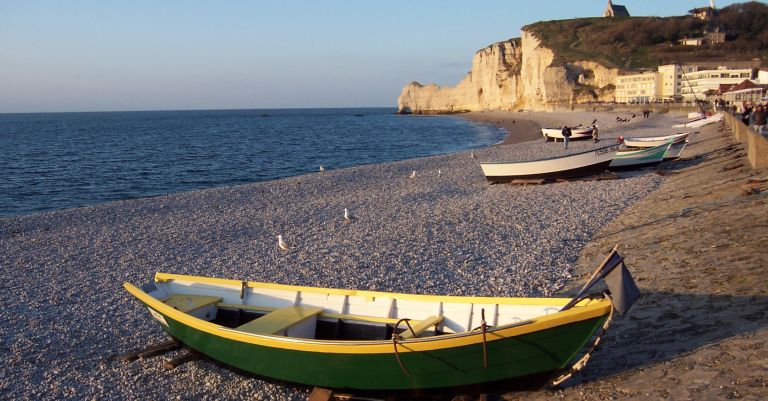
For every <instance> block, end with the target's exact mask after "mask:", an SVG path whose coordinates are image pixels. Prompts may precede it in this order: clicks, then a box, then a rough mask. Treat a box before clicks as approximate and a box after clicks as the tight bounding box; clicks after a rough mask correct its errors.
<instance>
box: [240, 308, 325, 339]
mask: <svg viewBox="0 0 768 401" xmlns="http://www.w3.org/2000/svg"><path fill="white" fill-rule="evenodd" d="M322 311H323V308H320V307H317V306H288V307H285V308H280V309H276V310H275V311H273V312H269V313H267V314H266V315H264V316H262V317H260V318H256V319H254V320H251V321H250V322H248V323H246V324H244V325H242V326H238V327H237V328H236V329H235V330H239V331H246V332H248V333H253V334H279V333H280V332H281V331H283V330H285V329H287V328H289V327H291V326H293V325H295V324H298V323H301V322H302V321H304V320H306V319H309V318H311V317H313V316H317V315H319V314H320V312H322Z"/></svg>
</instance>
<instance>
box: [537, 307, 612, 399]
mask: <svg viewBox="0 0 768 401" xmlns="http://www.w3.org/2000/svg"><path fill="white" fill-rule="evenodd" d="M613 311H614V309H613V308H611V311H610V312H609V313H608V318H607V319H605V323H603V327H602V328H601V329H600V333H599V334H598V335H597V337H595V341H594V342H593V343H592V346H591V347H589V350H588V351H587V353H585V354H584V356H582V357H581V358H579V360H578V361H576V362H575V363H574V364H573V365H571V367H570V368H568V371H567V372H566V373H564V374H562V375H560V377H558V378H557V379H555V380H552V383H551V385H552V386H559V385H560V383H562V382H564V381H566V380H568V379H569V378H570V377H571V376H573V375H574V374H575V373H577V372H579V371H580V370H582V369H584V367H585V366H587V362H588V361H589V358H590V357H591V356H592V352H594V351H595V350H596V349H597V346H598V345H600V341H601V340H602V338H603V335H604V334H605V332H606V331H607V330H608V327H609V326H610V325H611V321H612V320H613Z"/></svg>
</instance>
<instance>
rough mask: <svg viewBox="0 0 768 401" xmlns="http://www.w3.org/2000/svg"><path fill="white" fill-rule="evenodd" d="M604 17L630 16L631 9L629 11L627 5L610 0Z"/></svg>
mask: <svg viewBox="0 0 768 401" xmlns="http://www.w3.org/2000/svg"><path fill="white" fill-rule="evenodd" d="M603 17H629V11H627V7H624V6H621V5H618V4H613V2H612V1H611V0H608V6H607V7H606V8H605V12H603Z"/></svg>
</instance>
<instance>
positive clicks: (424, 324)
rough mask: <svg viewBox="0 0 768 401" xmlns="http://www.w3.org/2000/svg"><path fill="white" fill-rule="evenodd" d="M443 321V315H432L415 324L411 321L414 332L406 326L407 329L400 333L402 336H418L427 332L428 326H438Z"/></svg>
mask: <svg viewBox="0 0 768 401" xmlns="http://www.w3.org/2000/svg"><path fill="white" fill-rule="evenodd" d="M442 321H443V317H442V316H430V317H428V318H426V319H424V320H419V321H417V322H416V323H415V324H414V323H411V327H412V328H413V333H411V330H409V329H408V328H407V327H406V329H405V331H404V332H402V333H400V336H401V337H403V338H415V337H418V336H419V335H420V334H421V333H423V332H425V331H426V330H427V329H428V328H430V327H434V326H437V325H438V324H440V322H442Z"/></svg>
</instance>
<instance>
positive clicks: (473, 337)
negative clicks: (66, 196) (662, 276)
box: [124, 276, 612, 354]
mask: <svg viewBox="0 0 768 401" xmlns="http://www.w3.org/2000/svg"><path fill="white" fill-rule="evenodd" d="M176 277H179V276H175V277H169V276H161V277H160V278H161V279H164V278H168V279H174V278H176ZM183 277H192V276H183ZM179 279H181V280H185V278H179ZM210 280H216V281H206V282H211V283H216V284H237V285H239V284H240V283H242V282H240V281H236V280H222V279H210ZM275 286H276V287H272V288H280V289H285V288H289V287H288V286H280V285H275ZM124 287H125V289H126V290H127V291H128V292H129V293H131V294H132V295H133V296H135V297H136V298H138V299H139V300H140V301H141V302H143V303H145V304H146V305H147V306H149V307H150V308H151V309H154V310H155V311H156V312H158V313H161V314H163V315H165V316H167V317H169V318H171V319H173V320H175V321H177V322H179V323H181V324H183V325H186V326H189V327H190V328H192V329H195V330H199V331H202V332H205V333H208V334H210V335H213V336H217V337H221V338H225V339H229V340H233V341H239V342H243V343H248V344H253V345H258V346H264V347H272V348H280V349H290V350H297V351H307V352H322V353H338V354H391V353H394V350H393V348H392V342H391V341H388V340H382V341H328V340H314V339H302V338H290V337H283V336H274V335H261V334H249V333H244V332H239V331H236V330H233V329H229V328H226V327H223V326H220V325H217V324H214V323H211V322H207V321H205V320H202V319H198V318H196V317H193V316H190V315H188V314H186V313H183V312H180V311H178V310H176V309H174V308H172V307H170V306H168V305H166V304H164V303H163V302H161V301H160V300H158V299H156V298H154V297H152V296H150V295H149V294H147V293H145V292H144V291H142V290H141V289H140V288H138V287H136V286H135V285H133V284H131V283H125V284H124ZM290 288H293V289H295V288H296V287H290ZM305 288H311V287H305ZM323 290H325V289H323ZM337 291H344V290H337ZM345 293H346V294H349V293H353V294H355V295H360V293H361V292H355V291H347V292H345ZM375 294H377V295H374V296H381V295H379V294H386V296H392V294H388V293H375ZM418 297H420V298H419V299H424V298H421V297H429V298H434V299H438V298H439V299H442V300H443V301H445V300H446V298H448V297H435V296H418ZM450 298H451V301H454V300H456V299H457V298H466V299H471V300H472V301H473V302H478V300H488V301H490V300H494V301H493V302H494V303H502V302H500V301H503V300H504V299H503V298H502V299H499V298H490V297H488V298H475V297H450ZM411 299H413V298H411ZM537 299H541V298H537ZM489 303H490V302H489ZM536 304H542V303H536ZM543 304H545V305H546V304H547V303H543ZM552 304H553V305H554V304H557V305H563V304H564V302H563V300H562V299H560V300H559V301H557V302H556V303H552ZM579 305H583V306H577V307H574V308H572V309H569V310H567V311H565V312H560V313H555V314H551V315H545V316H541V317H539V318H537V319H535V320H533V321H532V322H531V323H530V324H522V325H518V326H515V325H514V324H513V325H511V326H510V327H505V326H501V327H495V328H492V329H491V330H490V331H489V332H488V333H487V341H488V342H492V341H497V340H500V339H503V338H508V337H515V336H519V335H523V334H528V333H532V332H536V331H541V330H546V329H549V328H552V327H557V326H560V325H565V324H569V323H574V322H579V321H582V320H587V319H592V318H596V317H600V316H606V315H608V313H609V311H610V308H612V306H611V303H610V301H608V300H606V299H602V300H586V301H582V302H580V303H579ZM482 342H483V337H482V334H481V333H480V332H473V333H457V334H446V335H441V336H433V337H425V338H416V339H410V340H405V341H403V342H401V343H400V345H399V346H398V351H399V352H419V351H432V350H439V349H446V348H454V347H462V346H466V345H472V344H480V343H482Z"/></svg>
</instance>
